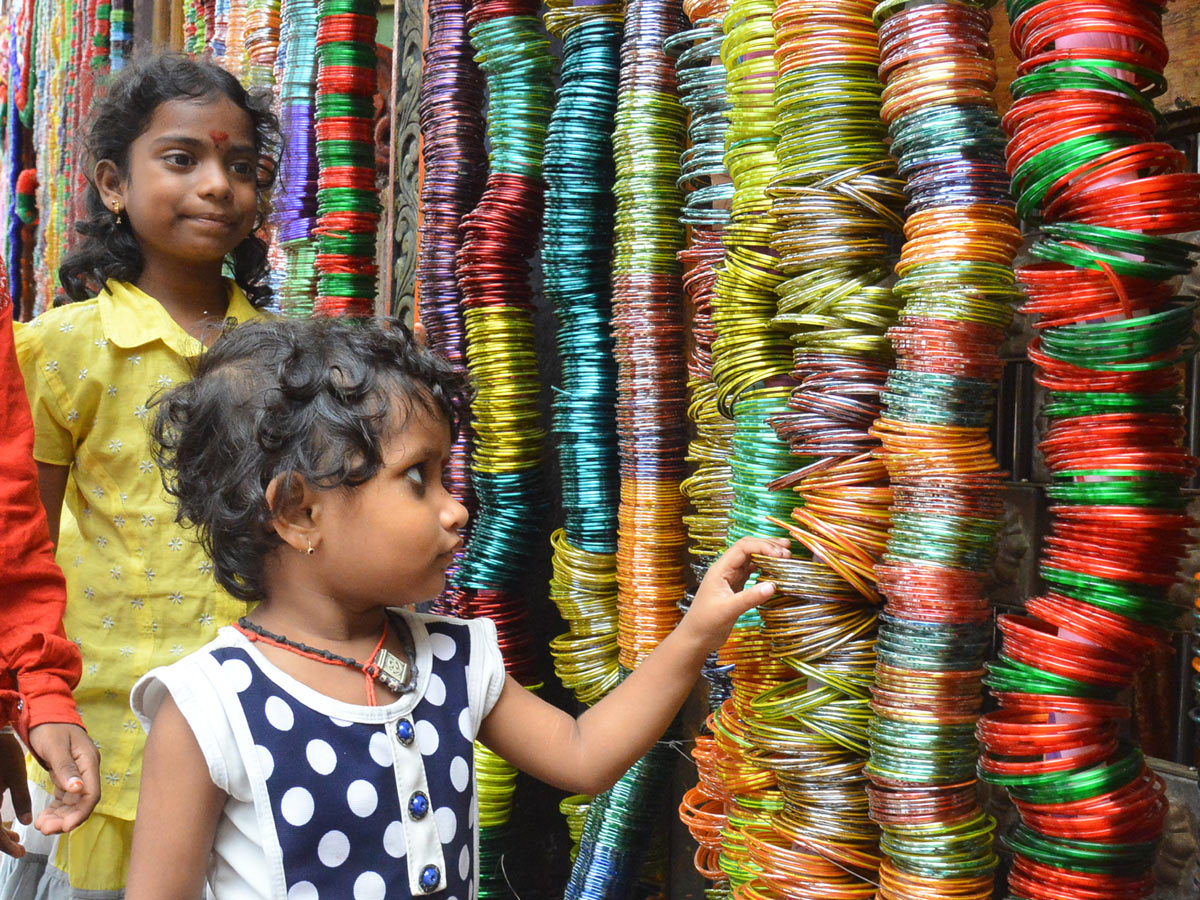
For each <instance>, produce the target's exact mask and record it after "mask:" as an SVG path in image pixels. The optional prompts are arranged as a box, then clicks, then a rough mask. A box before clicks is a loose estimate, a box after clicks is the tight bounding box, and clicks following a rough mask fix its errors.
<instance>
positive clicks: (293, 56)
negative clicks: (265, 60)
mask: <svg viewBox="0 0 1200 900" xmlns="http://www.w3.org/2000/svg"><path fill="white" fill-rule="evenodd" d="M316 33H317V0H288V2H287V5H286V7H285V8H284V18H283V26H282V33H281V35H280V40H281V51H280V56H281V57H282V58H283V60H284V67H283V72H282V74H281V76H280V78H279V82H280V98H279V99H280V124H281V126H282V130H283V135H284V142H283V154H282V156H281V158H280V160H279V183H278V189H277V190H276V192H275V198H274V203H273V205H272V209H273V222H274V225H275V237H276V240H277V241H278V242H279V245H280V247H281V248H282V249H283V255H284V276H283V283H282V285H280V288H279V291H278V298H279V306H280V309H281V310H282V311H283V312H284V313H285V314H287V315H290V316H297V317H305V316H310V315H312V311H313V303H314V301H315V299H316V294H317V282H316V254H317V249H316V242H315V240H314V239H313V236H312V230H313V228H314V226H315V225H316V221H317V185H318V171H317V153H316V135H315V134H314V132H313V109H314V101H315V90H316Z"/></svg>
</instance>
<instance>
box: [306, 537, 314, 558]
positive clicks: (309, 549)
mask: <svg viewBox="0 0 1200 900" xmlns="http://www.w3.org/2000/svg"><path fill="white" fill-rule="evenodd" d="M304 540H305V541H306V542H307V543H308V549H307V550H306V551H304V552H305V553H307V554H308V555H309V556H312V555H313V554H314V553H316V552H317V549H316V548H315V547H314V546H313V545H312V541H310V540H308V538H305V539H304Z"/></svg>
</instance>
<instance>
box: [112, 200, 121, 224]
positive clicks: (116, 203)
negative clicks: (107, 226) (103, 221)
mask: <svg viewBox="0 0 1200 900" xmlns="http://www.w3.org/2000/svg"><path fill="white" fill-rule="evenodd" d="M113 215H114V216H116V217H117V224H118V225H120V224H121V201H120V200H113Z"/></svg>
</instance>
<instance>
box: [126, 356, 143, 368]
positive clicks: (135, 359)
mask: <svg viewBox="0 0 1200 900" xmlns="http://www.w3.org/2000/svg"><path fill="white" fill-rule="evenodd" d="M129 364H130V365H131V366H140V365H141V364H142V354H140V353H135V354H133V356H131V357H129Z"/></svg>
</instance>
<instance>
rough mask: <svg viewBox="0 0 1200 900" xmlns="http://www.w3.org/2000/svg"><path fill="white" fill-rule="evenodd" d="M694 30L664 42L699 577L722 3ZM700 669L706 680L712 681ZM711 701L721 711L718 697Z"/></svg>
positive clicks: (723, 526)
mask: <svg viewBox="0 0 1200 900" xmlns="http://www.w3.org/2000/svg"><path fill="white" fill-rule="evenodd" d="M683 8H684V12H685V13H686V14H687V16H688V18H689V19H690V20H691V21H692V23H693V25H692V28H690V29H688V30H686V31H681V32H679V33H678V34H675V35H672V36H671V37H670V38H668V39H667V42H666V43H665V45H664V47H665V49H666V50H667V52H668V53H670V54H671V55H672V56H674V57H675V58H676V59H675V72H676V77H677V79H678V81H679V94H680V100H681V102H682V103H683V105H684V106H685V107H686V108H687V109H688V112H689V113H690V115H689V120H688V149H687V150H685V151H684V153H683V156H682V158H681V160H680V165H681V176H680V183H681V186H682V188H683V190H684V207H683V215H682V217H681V219H680V221H681V222H682V223H683V224H684V225H686V226H689V228H690V231H689V233H688V246H687V247H686V248H685V249H684V250H682V251H680V253H679V261H680V263H681V264H682V265H683V268H684V276H683V289H684V294H685V300H686V304H685V305H686V310H687V321H688V322H690V323H691V357H690V359H689V360H688V418H689V419H690V420H691V422H692V426H693V428H694V437H693V438H692V441H691V443H690V444H689V447H688V455H687V462H688V464H689V465H690V466H692V471H691V474H690V475H689V476H688V477H687V478H686V479H685V480H684V482H683V484H682V490H683V494H684V496H685V497H686V498H687V499H688V502H689V504H690V505H691V508H692V512H691V513H690V514H689V515H687V516H685V517H684V524H685V525H686V526H687V529H688V552H689V553H690V554H691V555H692V556H693V557H694V561H693V567H694V568H695V569H696V570H697V576H699V577H702V576H703V572H704V570H705V569H706V568H707V567H708V564H709V563H710V562H711V561H712V560H714V559H716V557H717V556H719V555H720V554H721V551H722V550H723V549H724V548H725V536H726V532H727V529H728V525H729V509H730V507H731V506H732V504H733V491H732V489H731V488H730V486H729V478H730V474H731V473H730V469H729V455H730V454H731V453H732V452H733V444H732V439H733V422H732V420H730V419H728V418H726V417H725V416H723V415H721V413H720V412H719V411H718V409H717V386H716V384H715V382H714V381H713V379H712V342H713V338H714V336H715V335H714V332H713V325H712V300H713V288H714V286H715V284H716V267H717V266H718V265H719V264H720V263H721V261H722V260H723V259H724V258H725V246H724V230H725V225H726V223H727V222H728V221H729V203H730V201H731V200H732V198H733V182H732V181H730V180H729V175H728V173H727V172H726V171H725V160H724V156H725V134H726V132H727V131H728V129H729V109H730V103H729V96H728V94H727V92H726V85H725V82H726V79H725V67H724V66H723V65H722V64H721V61H720V52H721V43H722V41H723V40H724V37H725V35H724V32H723V31H722V29H721V20H722V19H723V18H724V15H725V11H726V9H727V8H728V3H727V2H712V0H701V2H698V3H684V7H683ZM710 674H711V673H710V671H709V668H708V667H706V675H710ZM709 699H710V702H712V701H714V700H715V704H716V705H717V706H719V705H720V703H721V701H722V700H723V699H724V698H723V697H714V696H713V694H712V693H711V692H710V695H709Z"/></svg>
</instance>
